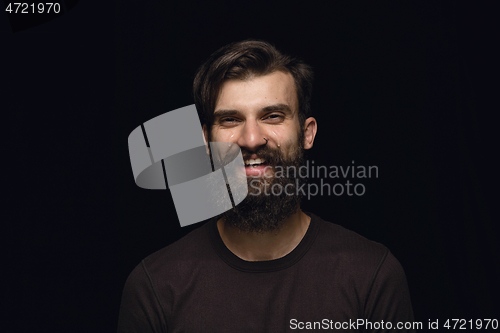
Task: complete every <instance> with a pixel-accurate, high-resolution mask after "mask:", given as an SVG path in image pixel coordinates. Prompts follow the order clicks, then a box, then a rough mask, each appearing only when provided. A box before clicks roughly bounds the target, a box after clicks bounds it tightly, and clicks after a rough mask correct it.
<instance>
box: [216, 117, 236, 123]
mask: <svg viewBox="0 0 500 333" xmlns="http://www.w3.org/2000/svg"><path fill="white" fill-rule="evenodd" d="M236 121H237V119H236V118H223V119H221V120H220V122H221V123H233V122H236Z"/></svg>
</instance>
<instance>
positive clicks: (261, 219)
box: [204, 72, 315, 231]
mask: <svg viewBox="0 0 500 333" xmlns="http://www.w3.org/2000/svg"><path fill="white" fill-rule="evenodd" d="M311 119H312V120H311ZM311 121H313V125H314V134H315V122H314V119H313V118H309V119H308V120H307V121H306V124H308V123H310V122H311ZM304 125H305V124H304ZM204 132H205V134H207V133H206V129H205V128H204ZM309 132H310V131H309ZM314 134H313V135H312V139H314ZM309 136H310V135H309ZM210 141H215V142H231V143H235V144H237V145H238V146H239V147H240V148H241V151H242V154H243V159H244V161H245V171H246V174H247V178H248V182H249V188H248V191H249V195H248V196H247V198H245V200H243V202H241V203H240V204H239V205H238V206H236V208H235V209H233V210H230V211H228V212H226V213H224V219H225V221H226V222H228V223H229V224H232V225H234V226H236V227H238V228H239V229H241V230H244V231H271V230H277V229H279V228H280V227H281V226H282V223H280V222H282V221H283V220H284V219H285V218H287V217H288V216H290V215H291V214H293V213H294V212H295V211H296V209H297V208H298V205H299V202H300V197H299V196H298V195H295V193H294V195H287V194H286V193H285V192H282V193H281V195H274V194H273V193H272V192H271V191H270V186H272V185H276V186H280V187H282V188H283V187H284V186H285V185H287V184H292V183H293V184H292V185H293V187H295V186H296V184H295V183H296V180H295V178H293V179H290V178H285V177H280V178H279V179H277V178H276V177H275V176H274V172H275V171H276V169H277V167H280V168H281V170H283V169H285V170H286V168H287V167H293V168H298V167H300V166H301V165H302V163H303V150H304V149H309V148H310V147H312V140H306V138H305V135H304V127H302V126H301V124H299V111H298V98H297V93H296V89H295V82H294V79H293V77H292V75H291V74H288V73H283V72H274V73H271V74H268V75H264V76H256V77H253V78H251V79H249V80H228V81H226V82H224V84H223V85H222V87H221V91H220V94H219V96H218V99H217V102H216V106H215V112H214V122H213V126H212V128H211V134H210ZM266 141H267V143H266ZM300 181H304V180H300ZM288 189H289V191H288V193H290V192H292V193H293V190H292V189H291V188H290V186H289V187H288Z"/></svg>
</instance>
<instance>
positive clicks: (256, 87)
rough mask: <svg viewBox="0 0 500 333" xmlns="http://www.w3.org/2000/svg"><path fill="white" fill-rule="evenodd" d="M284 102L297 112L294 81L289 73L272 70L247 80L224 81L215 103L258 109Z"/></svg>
mask: <svg viewBox="0 0 500 333" xmlns="http://www.w3.org/2000/svg"><path fill="white" fill-rule="evenodd" d="M273 104H286V105H288V106H289V107H290V109H291V110H292V111H293V112H294V113H297V112H298V98H297V91H296V88H295V81H294V79H293V76H292V75H291V74H290V73H284V72H280V71H278V72H273V73H271V74H267V75H262V76H254V77H251V78H250V79H247V80H239V79H232V80H227V81H225V82H224V83H223V84H222V86H221V90H220V93H219V96H218V98H217V102H216V104H215V111H217V110H218V109H233V110H240V111H244V110H258V109H263V108H265V107H266V106H268V105H273Z"/></svg>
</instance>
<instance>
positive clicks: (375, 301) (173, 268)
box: [118, 213, 413, 333]
mask: <svg viewBox="0 0 500 333" xmlns="http://www.w3.org/2000/svg"><path fill="white" fill-rule="evenodd" d="M307 214H308V215H309V216H311V223H310V225H309V228H308V230H307V232H306V234H305V236H304V237H303V239H302V241H301V242H300V243H299V245H297V247H296V248H295V249H294V250H293V251H292V252H290V253H289V254H287V255H286V256H284V257H282V258H279V259H275V260H270V261H253V262H250V261H245V260H242V259H240V258H239V257H237V256H236V255H234V254H233V253H232V252H231V251H229V249H227V247H226V246H225V245H224V243H223V241H222V239H221V238H220V235H219V232H218V230H217V224H216V223H217V221H216V219H212V220H210V221H209V222H207V223H206V224H205V225H203V226H202V227H200V228H198V229H196V230H194V231H192V232H191V233H190V234H188V235H187V236H185V237H184V238H182V239H180V240H179V241H177V242H175V243H173V244H171V245H169V246H167V247H165V248H163V249H162V250H160V251H158V252H156V253H153V254H152V255H150V256H148V257H147V258H146V259H144V260H143V261H142V262H141V263H140V264H139V265H138V266H137V267H136V268H135V269H134V270H133V271H132V273H131V274H130V276H129V277H128V279H127V282H126V283H125V288H124V291H123V296H122V303H121V307H120V316H119V323H118V332H120V333H125V332H140V333H148V332H232V333H233V332H296V331H308V332H309V331H310V332H313V331H321V332H323V331H329V330H330V331H336V330H337V331H342V332H349V331H351V332H355V331H356V332H357V331H360V332H364V331H367V332H371V331H377V332H385V331H393V332H394V331H398V332H402V331H406V330H404V329H398V326H397V325H405V324H406V325H409V324H408V323H407V322H410V323H411V322H413V312H412V307H411V302H410V296H409V292H408V286H407V282H406V277H405V274H404V271H403V269H402V267H401V265H400V264H399V262H398V261H397V260H396V258H394V256H393V255H392V254H391V253H390V252H389V250H388V249H387V248H386V247H385V246H383V245H382V244H379V243H376V242H373V241H370V240H368V239H366V238H364V237H362V236H360V235H358V234H356V233H355V232H352V231H349V230H347V229H345V228H343V227H341V226H339V225H336V224H333V223H330V222H325V221H323V220H322V219H321V218H319V217H317V216H315V215H314V214H310V213H307ZM398 323H399V324H398ZM356 324H358V326H356ZM370 325H371V326H370ZM389 325H391V326H392V329H387V328H391V327H389ZM402 327H404V326H402ZM407 327H408V326H407ZM381 328H386V329H387V330H382V329H381ZM408 331H413V330H408Z"/></svg>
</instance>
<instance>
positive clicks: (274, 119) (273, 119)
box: [264, 113, 285, 122]
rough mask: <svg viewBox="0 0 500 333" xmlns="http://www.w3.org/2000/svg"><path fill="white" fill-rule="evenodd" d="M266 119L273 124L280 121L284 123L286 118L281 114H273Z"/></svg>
mask: <svg viewBox="0 0 500 333" xmlns="http://www.w3.org/2000/svg"><path fill="white" fill-rule="evenodd" d="M264 119H266V120H269V121H271V122H278V121H282V120H283V119H285V117H284V116H283V115H281V114H277V113H273V114H270V115H269V116H267V117H266V118H264Z"/></svg>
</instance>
